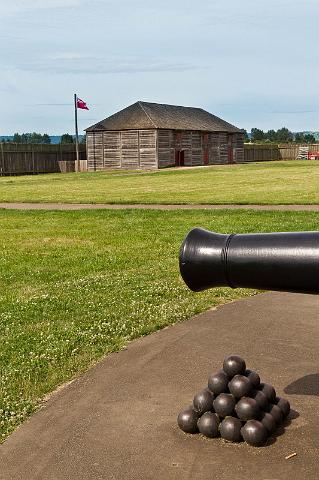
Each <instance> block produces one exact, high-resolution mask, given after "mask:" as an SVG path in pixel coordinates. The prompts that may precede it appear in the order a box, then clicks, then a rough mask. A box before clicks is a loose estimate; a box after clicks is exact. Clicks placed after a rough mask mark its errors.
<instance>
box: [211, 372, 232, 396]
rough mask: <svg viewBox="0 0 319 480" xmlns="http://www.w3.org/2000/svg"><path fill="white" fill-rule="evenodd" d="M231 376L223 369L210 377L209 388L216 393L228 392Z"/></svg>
mask: <svg viewBox="0 0 319 480" xmlns="http://www.w3.org/2000/svg"><path fill="white" fill-rule="evenodd" d="M228 382H229V377H228V376H227V375H226V373H225V372H224V371H223V370H220V371H219V372H217V373H213V374H212V375H210V376H209V377H208V388H209V390H210V391H211V392H213V393H214V394H215V395H219V394H220V393H226V392H228Z"/></svg>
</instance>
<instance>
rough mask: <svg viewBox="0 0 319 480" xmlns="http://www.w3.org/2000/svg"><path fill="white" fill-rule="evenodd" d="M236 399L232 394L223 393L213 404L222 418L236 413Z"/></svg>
mask: <svg viewBox="0 0 319 480" xmlns="http://www.w3.org/2000/svg"><path fill="white" fill-rule="evenodd" d="M235 405H236V399H235V397H233V395H231V394H230V393H221V394H220V395H218V397H216V398H215V400H214V402H213V406H214V410H215V412H216V413H217V414H218V415H219V416H220V417H227V416H229V415H232V414H233V413H234V408H235Z"/></svg>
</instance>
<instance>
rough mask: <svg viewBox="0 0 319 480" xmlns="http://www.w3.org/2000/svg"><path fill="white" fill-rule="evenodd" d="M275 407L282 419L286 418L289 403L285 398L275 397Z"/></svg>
mask: <svg viewBox="0 0 319 480" xmlns="http://www.w3.org/2000/svg"><path fill="white" fill-rule="evenodd" d="M275 405H277V407H279V408H280V410H281V411H282V414H283V416H284V417H287V416H288V415H289V412H290V403H289V402H288V400H286V398H281V397H276V400H275Z"/></svg>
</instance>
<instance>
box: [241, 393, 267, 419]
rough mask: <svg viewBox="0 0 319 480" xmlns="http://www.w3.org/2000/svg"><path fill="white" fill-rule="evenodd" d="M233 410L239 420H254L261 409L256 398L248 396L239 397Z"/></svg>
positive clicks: (258, 415)
mask: <svg viewBox="0 0 319 480" xmlns="http://www.w3.org/2000/svg"><path fill="white" fill-rule="evenodd" d="M235 412H236V413H237V416H238V418H240V420H245V421H247V420H254V419H257V418H259V417H260V416H261V410H260V408H259V406H258V403H257V402H256V400H254V399H253V398H250V397H243V398H241V399H240V400H239V401H238V402H237V404H236V406H235Z"/></svg>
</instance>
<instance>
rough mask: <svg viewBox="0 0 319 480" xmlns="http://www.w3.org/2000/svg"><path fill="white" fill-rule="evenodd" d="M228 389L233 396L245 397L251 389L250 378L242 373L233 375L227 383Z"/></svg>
mask: <svg viewBox="0 0 319 480" xmlns="http://www.w3.org/2000/svg"><path fill="white" fill-rule="evenodd" d="M228 388H229V391H230V393H231V394H232V395H234V397H236V398H241V397H247V396H248V395H249V394H250V392H251V391H252V388H253V386H252V384H251V382H250V380H249V379H248V378H247V377H245V376H244V375H235V376H234V377H233V378H232V380H231V381H230V382H229V384H228Z"/></svg>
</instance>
